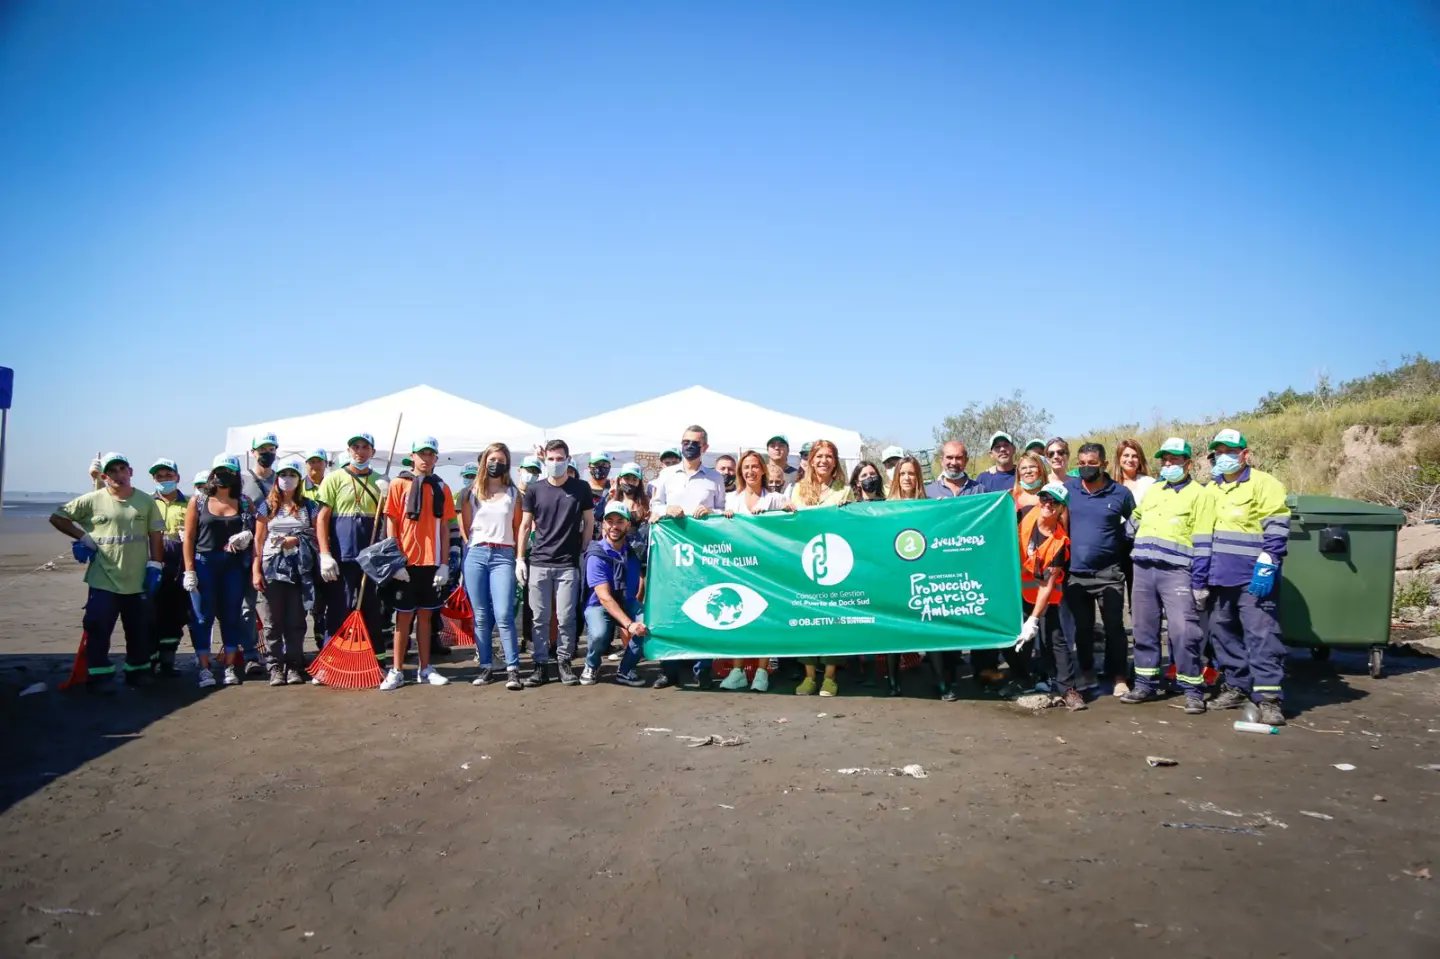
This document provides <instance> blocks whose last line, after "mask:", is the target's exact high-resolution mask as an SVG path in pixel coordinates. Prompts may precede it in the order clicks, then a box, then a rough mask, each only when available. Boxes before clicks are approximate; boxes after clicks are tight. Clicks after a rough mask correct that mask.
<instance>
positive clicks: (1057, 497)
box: [1037, 483, 1070, 506]
mask: <svg viewBox="0 0 1440 959" xmlns="http://www.w3.org/2000/svg"><path fill="white" fill-rule="evenodd" d="M1037 495H1040V496H1048V497H1050V498H1051V499H1053V500H1054V501H1055V502H1057V503H1059V504H1060V505H1061V506H1064V505H1065V504H1066V503H1068V502H1070V491H1069V490H1068V489H1066V488H1065V486H1064V484H1062V483H1046V484H1045V485H1044V486H1042V487H1040V492H1039V493H1038V494H1037Z"/></svg>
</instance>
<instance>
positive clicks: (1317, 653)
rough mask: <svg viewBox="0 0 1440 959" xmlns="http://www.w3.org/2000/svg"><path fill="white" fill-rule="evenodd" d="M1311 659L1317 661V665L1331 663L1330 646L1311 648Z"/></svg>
mask: <svg viewBox="0 0 1440 959" xmlns="http://www.w3.org/2000/svg"><path fill="white" fill-rule="evenodd" d="M1310 658H1311V659H1313V660H1315V662H1317V663H1326V662H1329V661H1330V647H1329V646H1311V647H1310Z"/></svg>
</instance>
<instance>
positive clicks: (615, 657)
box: [605, 653, 620, 663]
mask: <svg viewBox="0 0 1440 959" xmlns="http://www.w3.org/2000/svg"><path fill="white" fill-rule="evenodd" d="M605 659H606V660H607V661H609V662H612V663H618V662H620V654H619V653H611V654H610V655H609V656H606V657H605Z"/></svg>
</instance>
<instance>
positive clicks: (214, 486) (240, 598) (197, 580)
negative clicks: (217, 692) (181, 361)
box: [183, 453, 265, 689]
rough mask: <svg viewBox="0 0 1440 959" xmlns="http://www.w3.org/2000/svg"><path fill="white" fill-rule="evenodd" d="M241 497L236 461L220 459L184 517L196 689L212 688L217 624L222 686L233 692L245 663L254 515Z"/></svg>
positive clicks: (254, 508) (254, 509) (222, 456)
mask: <svg viewBox="0 0 1440 959" xmlns="http://www.w3.org/2000/svg"><path fill="white" fill-rule="evenodd" d="M264 508H265V507H264V505H263V504H261V505H260V506H258V507H257V506H256V504H254V503H252V502H250V499H249V497H247V496H244V495H243V494H241V492H240V461H239V460H238V459H237V458H235V457H234V456H229V455H227V454H225V453H221V454H220V455H219V456H217V457H215V460H214V462H213V463H212V464H211V466H210V477H209V480H208V481H207V482H206V484H205V488H204V489H203V490H201V491H200V492H197V493H196V494H195V495H194V496H192V497H191V498H190V505H189V507H188V508H187V509H186V511H185V545H184V562H185V575H184V578H183V583H184V585H185V589H186V591H187V592H189V593H190V605H191V608H192V609H193V610H194V613H195V621H194V623H193V625H192V628H191V639H192V640H193V641H194V643H195V658H196V660H197V661H198V663H199V666H200V688H201V689H208V688H210V687H212V686H214V685H215V674H214V673H212V672H211V671H210V633H211V630H212V629H213V628H214V625H215V622H216V620H219V622H220V637H221V642H222V643H223V649H224V653H223V655H222V657H221V661H222V662H223V664H224V666H225V677H224V682H225V685H226V686H238V685H240V683H241V678H240V677H241V673H242V672H243V666H244V663H243V662H242V657H241V652H240V648H241V631H242V630H243V629H244V627H245V624H244V620H242V619H241V610H242V606H243V604H244V600H245V575H246V573H247V572H248V571H249V570H250V566H251V547H252V545H253V543H254V541H255V518H256V514H257V509H264Z"/></svg>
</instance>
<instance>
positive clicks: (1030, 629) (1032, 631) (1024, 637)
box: [1015, 616, 1040, 652]
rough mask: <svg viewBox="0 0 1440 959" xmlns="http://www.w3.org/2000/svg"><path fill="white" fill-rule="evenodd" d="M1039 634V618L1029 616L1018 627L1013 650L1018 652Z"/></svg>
mask: <svg viewBox="0 0 1440 959" xmlns="http://www.w3.org/2000/svg"><path fill="white" fill-rule="evenodd" d="M1039 635H1040V618H1039V617H1038V616H1031V617H1030V618H1029V619H1027V620H1025V625H1024V626H1021V627H1020V635H1019V636H1016V637H1015V650H1016V651H1017V652H1018V651H1020V650H1022V649H1024V648H1025V644H1026V643H1028V642H1030V641H1031V640H1032V639H1034V638H1035V637H1036V636H1039Z"/></svg>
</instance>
